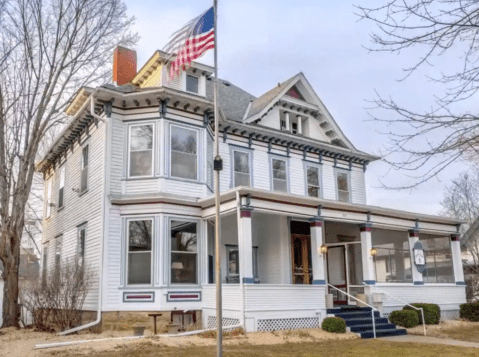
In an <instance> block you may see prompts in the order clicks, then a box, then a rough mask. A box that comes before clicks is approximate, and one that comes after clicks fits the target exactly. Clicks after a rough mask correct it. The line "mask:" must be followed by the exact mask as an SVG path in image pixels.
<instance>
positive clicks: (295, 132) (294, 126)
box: [291, 123, 298, 134]
mask: <svg viewBox="0 0 479 357" xmlns="http://www.w3.org/2000/svg"><path fill="white" fill-rule="evenodd" d="M291 129H292V130H291V131H292V133H293V134H298V123H292V124H291Z"/></svg>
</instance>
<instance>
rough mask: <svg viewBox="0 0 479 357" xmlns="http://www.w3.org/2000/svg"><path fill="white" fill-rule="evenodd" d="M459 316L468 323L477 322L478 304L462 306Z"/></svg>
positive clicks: (478, 314)
mask: <svg viewBox="0 0 479 357" xmlns="http://www.w3.org/2000/svg"><path fill="white" fill-rule="evenodd" d="M459 316H460V317H461V318H462V319H466V320H469V321H479V302H469V303H467V304H462V305H461V309H460V311H459Z"/></svg>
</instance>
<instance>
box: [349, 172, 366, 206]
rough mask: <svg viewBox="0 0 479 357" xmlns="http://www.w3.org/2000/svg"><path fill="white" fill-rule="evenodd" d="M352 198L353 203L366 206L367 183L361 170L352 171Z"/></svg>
mask: <svg viewBox="0 0 479 357" xmlns="http://www.w3.org/2000/svg"><path fill="white" fill-rule="evenodd" d="M351 198H352V202H353V203H358V204H364V205H365V204H366V203H367V202H366V201H367V200H366V182H365V179H364V172H363V170H362V169H361V168H354V167H353V169H352V170H351Z"/></svg>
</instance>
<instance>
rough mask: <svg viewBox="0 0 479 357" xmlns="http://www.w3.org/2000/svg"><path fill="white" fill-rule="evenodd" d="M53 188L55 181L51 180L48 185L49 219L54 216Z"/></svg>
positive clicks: (47, 208) (47, 211)
mask: <svg viewBox="0 0 479 357" xmlns="http://www.w3.org/2000/svg"><path fill="white" fill-rule="evenodd" d="M52 186H53V179H50V181H48V184H47V207H46V216H47V218H49V217H50V215H51V214H52Z"/></svg>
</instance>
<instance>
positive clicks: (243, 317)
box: [236, 190, 246, 331]
mask: <svg viewBox="0 0 479 357" xmlns="http://www.w3.org/2000/svg"><path fill="white" fill-rule="evenodd" d="M236 207H237V208H236V215H237V220H238V228H239V226H240V220H241V196H240V194H239V190H236ZM237 234H238V251H239V249H240V244H239V240H240V238H241V237H240V232H239V229H238V233H237ZM242 247H243V243H241V248H242ZM243 254H244V253H243V252H241V261H243V258H242V256H243ZM243 273H244V269H243V264H240V281H239V283H240V290H241V319H242V321H241V325H243V329H244V330H245V331H246V326H245V320H246V316H245V289H244V284H243V279H242V276H243Z"/></svg>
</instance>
